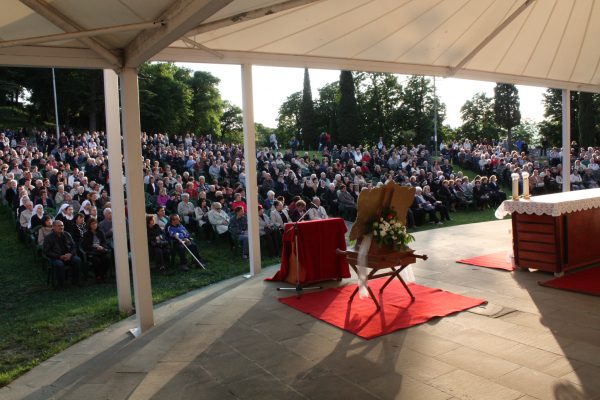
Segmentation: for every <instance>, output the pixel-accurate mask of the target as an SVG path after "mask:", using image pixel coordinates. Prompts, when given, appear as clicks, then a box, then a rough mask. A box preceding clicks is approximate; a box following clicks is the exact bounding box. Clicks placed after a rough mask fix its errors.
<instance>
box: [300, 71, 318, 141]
mask: <svg viewBox="0 0 600 400" xmlns="http://www.w3.org/2000/svg"><path fill="white" fill-rule="evenodd" d="M315 122H316V121H315V105H314V103H313V99H312V91H311V88H310V76H309V75H308V68H304V87H303V89H302V107H301V108H300V129H302V138H303V140H304V145H305V147H306V148H307V149H310V148H311V147H312V146H315V147H317V146H318V143H317V142H318V139H319V134H318V133H317V129H316V126H315Z"/></svg>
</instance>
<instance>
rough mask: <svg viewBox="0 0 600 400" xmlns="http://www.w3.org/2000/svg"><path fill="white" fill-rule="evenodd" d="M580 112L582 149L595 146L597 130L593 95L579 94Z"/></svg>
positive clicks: (578, 122)
mask: <svg viewBox="0 0 600 400" xmlns="http://www.w3.org/2000/svg"><path fill="white" fill-rule="evenodd" d="M578 110H579V112H578V113H577V124H578V126H579V144H580V145H581V146H582V147H589V146H594V144H595V143H594V142H595V137H596V128H595V126H594V125H595V123H594V97H593V95H592V94H591V93H587V92H579V107H578Z"/></svg>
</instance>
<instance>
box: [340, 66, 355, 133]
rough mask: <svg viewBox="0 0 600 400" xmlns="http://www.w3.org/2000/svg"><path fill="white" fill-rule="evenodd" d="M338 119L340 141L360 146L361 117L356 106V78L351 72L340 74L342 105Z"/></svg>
mask: <svg viewBox="0 0 600 400" xmlns="http://www.w3.org/2000/svg"><path fill="white" fill-rule="evenodd" d="M337 118H338V124H337V126H338V133H339V135H340V141H343V142H344V143H352V144H359V143H360V142H361V137H360V117H359V114H358V106H357V105H356V93H355V90H354V78H353V77H352V72H351V71H341V72H340V104H339V106H338V114H337Z"/></svg>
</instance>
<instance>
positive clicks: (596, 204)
mask: <svg viewBox="0 0 600 400" xmlns="http://www.w3.org/2000/svg"><path fill="white" fill-rule="evenodd" d="M592 208H600V189H587V190H579V191H575V192H565V193H554V194H547V195H543V196H533V197H531V198H530V199H529V200H524V199H520V200H519V201H514V200H506V201H504V202H502V204H500V206H499V207H498V209H497V210H496V213H495V215H496V218H498V219H502V218H504V217H505V216H506V215H509V214H512V213H513V212H516V213H519V214H536V215H551V216H553V217H558V216H560V215H563V214H568V213H572V212H576V211H582V210H590V209H592Z"/></svg>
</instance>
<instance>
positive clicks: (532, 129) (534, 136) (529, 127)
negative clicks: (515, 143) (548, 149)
mask: <svg viewBox="0 0 600 400" xmlns="http://www.w3.org/2000/svg"><path fill="white" fill-rule="evenodd" d="M513 139H515V140H517V139H521V140H523V141H524V142H526V143H527V145H528V146H529V148H531V147H532V146H536V145H538V144H540V124H538V123H536V122H534V121H532V120H530V119H526V120H523V121H521V123H520V124H519V125H517V126H515V128H514V131H513Z"/></svg>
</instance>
